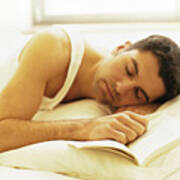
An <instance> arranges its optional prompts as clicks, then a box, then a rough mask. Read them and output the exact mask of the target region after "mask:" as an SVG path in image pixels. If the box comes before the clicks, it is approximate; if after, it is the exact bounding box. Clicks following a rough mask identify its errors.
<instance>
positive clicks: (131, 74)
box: [125, 65, 133, 77]
mask: <svg viewBox="0 0 180 180" xmlns="http://www.w3.org/2000/svg"><path fill="white" fill-rule="evenodd" d="M125 70H126V74H127V75H128V76H129V77H132V76H133V73H132V72H130V71H129V69H128V66H127V65H126V66H125Z"/></svg>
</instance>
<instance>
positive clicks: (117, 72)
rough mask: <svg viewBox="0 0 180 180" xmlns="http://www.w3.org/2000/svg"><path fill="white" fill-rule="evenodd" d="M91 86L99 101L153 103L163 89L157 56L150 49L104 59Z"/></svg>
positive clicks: (118, 103) (129, 103) (116, 103)
mask: <svg viewBox="0 0 180 180" xmlns="http://www.w3.org/2000/svg"><path fill="white" fill-rule="evenodd" d="M93 87H94V92H95V97H96V99H97V100H98V101H100V102H101V103H105V104H109V105H111V106H114V107H120V106H123V105H135V104H143V103H147V102H152V101H153V100H155V99H157V98H159V97H161V96H162V95H164V94H165V92H166V90H165V86H164V83H163V80H162V78H161V77H160V76H159V64H158V60H157V58H156V57H155V56H154V55H153V54H152V53H151V52H149V51H138V50H131V51H125V52H122V53H119V54H117V55H116V56H113V57H112V58H111V59H110V60H108V61H106V62H105V61H104V63H102V64H101V65H100V67H99V69H98V70H97V73H96V75H95V80H94V84H93Z"/></svg>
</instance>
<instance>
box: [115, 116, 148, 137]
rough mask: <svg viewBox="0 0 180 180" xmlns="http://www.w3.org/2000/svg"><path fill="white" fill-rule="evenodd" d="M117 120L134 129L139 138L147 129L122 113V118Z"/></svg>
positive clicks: (119, 117)
mask: <svg viewBox="0 0 180 180" xmlns="http://www.w3.org/2000/svg"><path fill="white" fill-rule="evenodd" d="M116 119H118V120H119V121H120V122H122V123H123V124H125V125H126V126H128V127H129V128H131V129H133V130H134V131H135V132H136V133H137V134H138V135H139V136H140V135H142V134H143V133H144V132H145V127H144V126H143V125H142V124H141V123H139V122H137V121H135V120H133V119H131V118H130V117H129V116H128V115H127V114H125V113H122V114H121V115H120V116H118V117H116Z"/></svg>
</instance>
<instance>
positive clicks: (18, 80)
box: [0, 28, 180, 152]
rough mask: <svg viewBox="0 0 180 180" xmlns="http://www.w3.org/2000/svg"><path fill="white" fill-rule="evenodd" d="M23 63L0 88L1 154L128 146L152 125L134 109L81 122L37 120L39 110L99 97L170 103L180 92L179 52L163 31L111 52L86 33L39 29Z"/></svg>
mask: <svg viewBox="0 0 180 180" xmlns="http://www.w3.org/2000/svg"><path fill="white" fill-rule="evenodd" d="M75 59H76V61H74V60H75ZM18 61H19V65H18V68H17V70H16V72H15V74H14V76H13V77H12V78H11V80H10V81H9V82H8V84H7V85H6V87H5V88H4V89H3V90H2V92H1V93H0V152H2V151H6V150H10V149H15V148H18V147H22V146H25V145H29V144H33V143H38V142H43V141H49V140H60V139H61V140H79V141H82V140H85V141H86V140H104V139H113V140H115V141H118V142H120V143H123V144H127V143H129V142H131V141H133V140H135V139H136V138H138V137H139V136H141V135H142V134H143V133H144V132H145V131H146V129H147V124H148V121H147V119H146V118H145V117H143V116H142V115H139V114H136V113H134V112H131V111H122V112H118V113H114V114H112V115H107V116H104V117H99V118H93V119H79V120H77V121H74V120H66V121H63V120H59V121H53V119H52V121H49V122H41V121H39V122H35V121H31V120H32V117H33V116H34V115H35V114H36V112H37V111H38V110H39V109H44V110H53V108H55V107H56V106H57V105H58V104H59V103H60V102H71V101H73V100H78V99H82V98H92V99H96V100H97V101H98V102H100V103H103V104H108V105H109V106H110V107H112V109H118V108H121V107H123V108H124V107H126V106H134V105H141V104H150V105H151V103H154V102H157V103H163V102H165V101H167V100H169V99H171V98H173V97H175V96H177V95H178V94H179V91H180V49H179V47H178V46H177V45H176V43H174V42H173V41H172V40H170V39H169V38H167V37H164V36H160V35H153V36H150V37H147V38H146V39H143V40H140V41H138V42H136V43H134V44H130V43H126V45H125V47H124V48H122V47H119V48H117V49H116V51H115V52H114V53H113V54H112V55H111V56H108V57H104V55H102V54H100V53H99V52H98V51H97V50H96V48H94V47H91V46H90V45H89V44H88V43H87V42H85V41H83V40H82V39H81V40H80V37H78V36H73V34H71V33H70V32H68V31H66V30H64V29H61V28H54V29H49V30H46V31H43V32H40V33H37V34H35V35H34V36H33V37H32V38H31V40H30V41H29V42H28V43H27V44H26V45H25V47H24V48H23V49H22V51H21V53H20V55H19V58H18Z"/></svg>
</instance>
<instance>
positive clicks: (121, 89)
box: [115, 81, 135, 95]
mask: <svg viewBox="0 0 180 180" xmlns="http://www.w3.org/2000/svg"><path fill="white" fill-rule="evenodd" d="M134 87H135V84H134V82H132V81H126V82H116V83H115V89H116V92H117V93H118V94H120V95H123V94H126V93H128V92H130V90H132V89H134Z"/></svg>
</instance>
